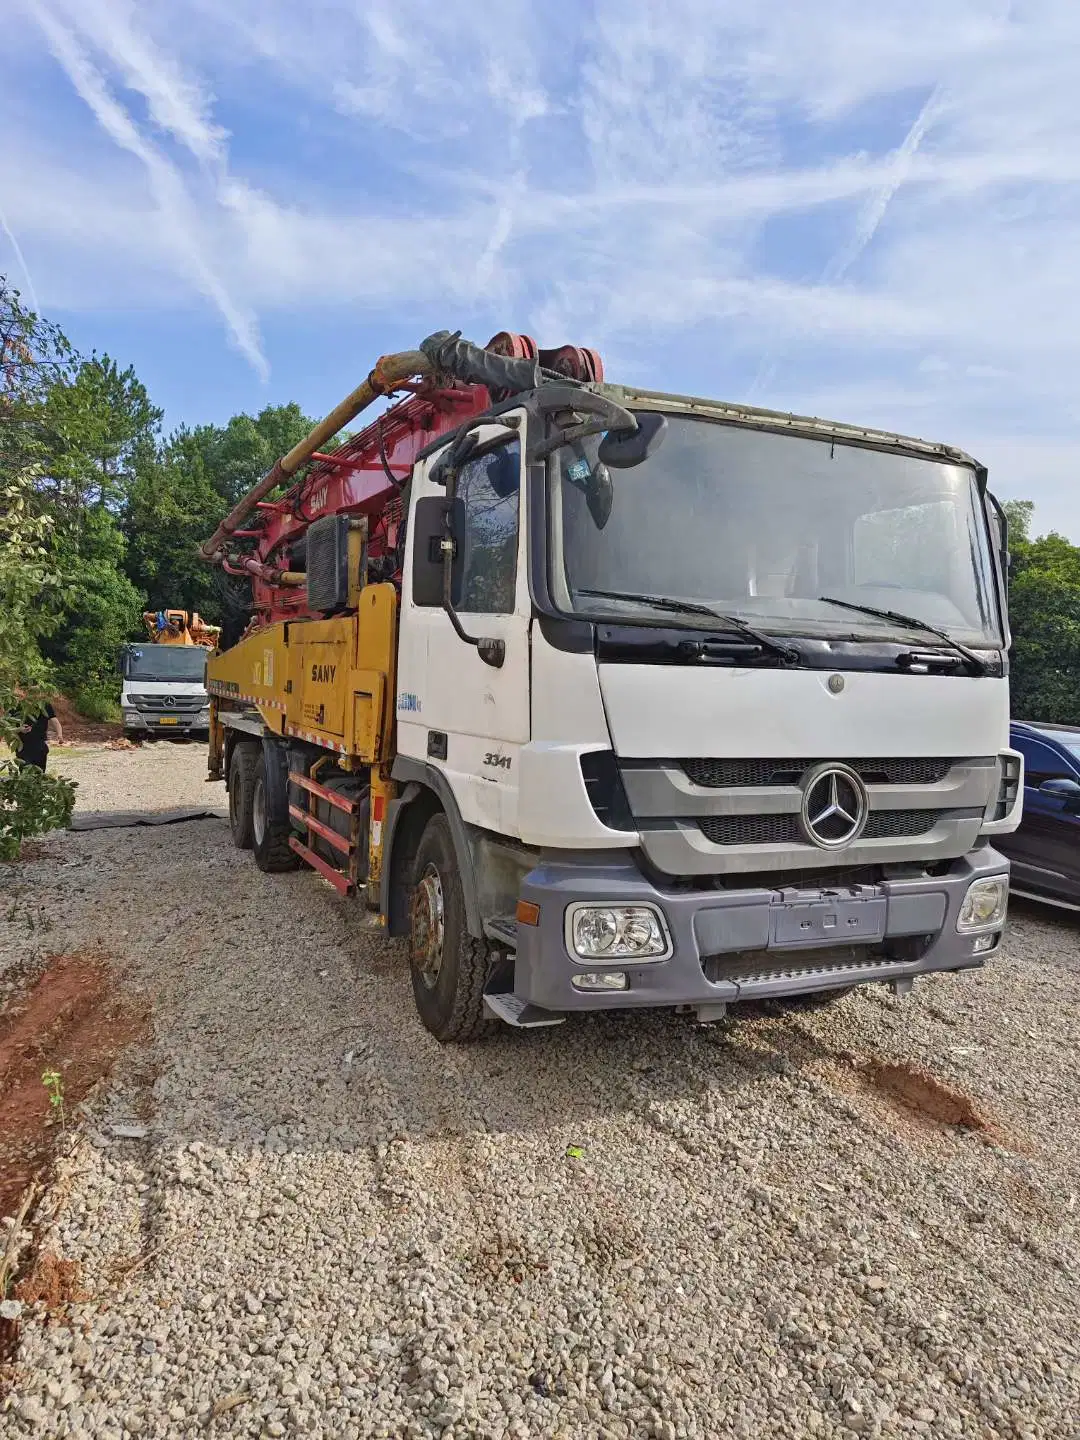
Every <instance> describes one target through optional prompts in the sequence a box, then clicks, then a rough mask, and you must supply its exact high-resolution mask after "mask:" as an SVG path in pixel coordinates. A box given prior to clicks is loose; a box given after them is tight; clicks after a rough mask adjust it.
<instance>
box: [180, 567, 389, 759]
mask: <svg viewBox="0 0 1080 1440" xmlns="http://www.w3.org/2000/svg"><path fill="white" fill-rule="evenodd" d="M396 645H397V592H396V591H395V589H394V587H393V586H392V585H368V586H365V587H364V589H363V590H362V591H361V592H360V595H359V598H358V603H357V608H356V612H355V613H353V614H347V615H336V616H334V617H333V618H332V619H330V620H291V621H289V622H288V624H287V625H286V624H278V625H272V626H270V627H268V628H267V629H266V630H260V631H257V632H256V633H255V634H253V635H249V636H247V638H246V639H244V640H241V641H240V642H239V644H237V645H234V646H233V648H232V649H231V650H226V651H224V652H223V653H221V654H214V655H212V656H211V657H210V660H209V662H208V665H207V685H208V688H209V690H210V692H211V694H212V695H213V696H214V698H215V700H217V701H219V702H221V703H228V702H229V701H235V702H237V703H241V704H243V703H246V704H254V705H256V706H258V708H259V710H260V712H261V714H262V717H263V719H264V721H266V723H267V725H268V726H269V728H270V729H271V730H273V731H275V732H276V733H277V734H286V735H297V736H300V737H301V738H302V739H305V740H310V741H312V742H313V743H315V744H322V745H325V746H326V748H327V749H328V750H333V751H336V752H337V753H338V754H344V755H348V756H355V757H356V759H357V760H359V761H361V762H362V763H364V764H368V765H376V764H379V763H381V762H382V761H384V760H386V759H387V758H388V756H389V753H390V745H391V742H392V739H393V722H394V713H393V696H394V676H395V651H396Z"/></svg>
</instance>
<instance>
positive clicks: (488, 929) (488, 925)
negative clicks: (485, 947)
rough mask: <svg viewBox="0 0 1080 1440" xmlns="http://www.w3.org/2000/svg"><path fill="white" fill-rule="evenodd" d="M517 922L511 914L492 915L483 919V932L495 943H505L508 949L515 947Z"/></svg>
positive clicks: (514, 948)
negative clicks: (488, 918) (487, 918)
mask: <svg viewBox="0 0 1080 1440" xmlns="http://www.w3.org/2000/svg"><path fill="white" fill-rule="evenodd" d="M517 928H518V922H517V921H516V920H515V919H514V917H513V915H493V916H492V917H491V919H490V920H485V921H484V934H485V935H486V936H487V938H488V939H489V940H494V941H495V943H496V945H505V946H506V948H507V949H508V950H516V949H517Z"/></svg>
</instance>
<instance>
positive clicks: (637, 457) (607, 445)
mask: <svg viewBox="0 0 1080 1440" xmlns="http://www.w3.org/2000/svg"><path fill="white" fill-rule="evenodd" d="M634 418H635V419H636V420H637V422H638V423H637V429H636V430H609V431H608V432H607V434H606V435H605V436H604V438H603V440H601V441H600V446H599V449H598V450H597V452H596V458H597V459H598V460H599V461H600V462H601V464H603V465H610V466H611V468H612V469H613V470H630V469H632V468H633V467H634V466H635V465H640V464H641V462H642V461H643V460H647V459H648V458H649V456H650V455H652V454H653V452H654V451H655V450H658V449H659V448H660V446H661V445H662V444H663V441H664V436H665V435H666V434H667V416H666V415H659V414H657V413H656V411H653V410H639V411H638V412H637V413H636V414H635V416H634Z"/></svg>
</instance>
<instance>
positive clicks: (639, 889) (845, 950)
mask: <svg viewBox="0 0 1080 1440" xmlns="http://www.w3.org/2000/svg"><path fill="white" fill-rule="evenodd" d="M1008 873H1009V862H1008V861H1007V860H1006V859H1005V858H1004V857H1003V856H1001V855H999V854H998V853H997V852H996V851H994V850H992V849H990V848H989V847H983V848H981V849H978V850H975V851H972V852H971V853H970V854H968V855H967V856H965V857H964V858H962V859H960V860H957V861H955V862H953V864H952V865H951V866H950V868H949V870H948V872H947V873H946V874H944V875H941V876H930V875H926V874H919V875H917V876H915V877H913V878H910V879H903V880H887V881H883V882H882V883H880V884H879V885H875V886H860V887H858V889H857V890H844V889H839V888H837V889H828V888H827V887H828V886H829V880H828V876H827V874H825V875H823V876H822V878H821V881H820V886H821V888H820V889H813V890H810V889H808V888H807V887H806V886H805V885H804V886H801V887H800V889H799V890H798V891H797V892H795V891H793V890H783V891H781V890H777V889H772V888H769V889H766V888H761V889H745V890H692V891H688V890H676V889H671V890H663V889H659V888H657V887H656V886H654V885H653V884H652V883H651V882H650V881H649V880H648V879H646V877H645V876H644V875H643V874H642V873H641V872H640V871H639V870H638V869H637V867H636V866H635V865H634V864H633V863H632V862H631V861H630V860H629V859H627V858H616V857H613V856H612V855H611V854H610V853H609V854H608V855H606V856H603V857H597V859H596V861H593V860H592V859H591V857H589V856H588V855H580V854H579V855H576V856H573V857H568V858H567V859H566V860H563V859H562V858H561V857H559V858H552V857H550V856H548V857H545V858H544V859H543V860H542V861H541V863H540V864H539V865H538V866H537V867H536V868H535V869H534V870H532V871H531V872H530V873H529V874H528V875H527V876H526V877H525V880H524V882H523V884H522V887H521V900H522V901H523V902H525V904H526V905H529V904H531V905H533V906H536V907H538V910H539V920H538V923H537V924H536V925H525V924H519V925H518V927H517V953H516V957H515V961H514V982H513V991H514V995H515V996H516V997H517V999H518V1000H519V1001H522V1002H527V1003H529V1004H531V1005H534V1006H537V1007H538V1008H540V1009H542V1010H548V1011H555V1012H559V1011H563V1012H566V1011H575V1010H578V1011H580V1010H612V1009H624V1008H628V1007H634V1008H637V1007H645V1006H676V1005H679V1006H682V1005H687V1006H705V1007H709V1006H722V1005H725V1004H733V1003H735V1002H736V1001H739V1000H760V999H767V998H769V997H779V996H786V995H799V994H808V993H812V992H817V991H823V990H830V989H840V988H844V987H847V986H850V985H858V984H868V983H872V982H875V981H885V982H887V983H896V982H898V981H900V982H905V981H908V980H911V979H912V978H914V977H915V976H917V975H925V974H929V973H931V972H934V971H942V970H967V969H975V968H978V967H980V966H981V965H983V964H984V962H985V961H986V959H987V957H988V956H990V955H993V954H994V953H995V952H996V950H997V949H998V946H999V944H1000V932H1001V925H999V926H998V927H997V928H996V929H995V930H992V931H985V930H984V931H981V932H978V934H961V933H959V932H958V931H957V928H956V921H957V917H958V915H959V913H960V907H961V905H962V903H963V900H964V896H965V895H966V894H967V890H968V886H969V885H970V884H971V882H972V881H973V880H977V879H982V878H987V877H990V876H996V875H1006V876H1007V875H1008ZM852 901H853V902H854V903H853V904H852V903H849V902H852ZM863 902H866V903H868V904H869V905H870V906H871V907H872V910H873V913H874V914H875V915H877V916H879V917H881V919H880V920H879V921H878V930H879V932H880V933H879V934H877V935H875V937H874V938H873V940H872V941H861V942H859V941H856V942H854V943H848V944H843V943H837V938H838V937H839V938H841V939H842V938H843V934H844V931H843V927H844V926H845V925H846V924H848V923H851V924H855V925H857V924H858V923H859V922H858V921H856V920H850V919H849V917H851V916H855V915H857V914H859V913H860V906H861V904H862V903H863ZM576 903H586V904H588V903H591V904H594V905H595V904H610V905H652V906H655V907H657V908H658V909H659V910H660V911H661V913H662V914H663V916H664V919H665V921H666V924H667V928H668V931H669V933H670V937H671V954H670V956H669V957H668V958H667V959H664V960H654V961H649V962H641V961H637V962H634V961H615V960H605V961H603V962H602V963H601V962H598V961H595V960H583V959H579V958H577V957H576V956H572V955H571V953H570V951H569V949H568V947H567V940H566V914H567V909H568V907H569V906H571V905H574V904H576ZM795 906H805V907H809V908H807V909H800V910H798V911H797V912H796V911H795V910H794V909H793V907H795ZM534 913H535V912H534ZM865 913H866V914H869V913H870V912H869V911H867V912H865ZM804 915H805V916H809V917H811V918H810V920H809V921H807V922H805V923H804V922H803V921H802V919H801V917H802V916H804ZM830 922H831V923H830ZM1003 924H1004V921H1002V925H1003ZM837 927H839V928H837ZM803 931H809V932H810V934H811V937H812V938H811V939H810V940H809V941H807V940H803V939H801V938H799V937H800V936H801V934H802V932H803ZM987 934H990V935H991V936H992V940H991V942H989V948H985V949H982V950H978V949H977V948H976V945H975V941H976V940H977V939H982V941H983V944H984V945H986V944H987V943H988V942H987V941H986V939H985V937H986V935H987ZM826 936H828V937H829V938H825V937H826ZM599 970H622V971H624V972H625V973H626V976H627V981H628V988H627V989H625V990H618V991H615V990H603V991H581V990H578V989H576V988H575V987H574V985H573V984H572V978H573V976H575V975H579V976H580V975H581V974H582V973H583V972H595V971H599Z"/></svg>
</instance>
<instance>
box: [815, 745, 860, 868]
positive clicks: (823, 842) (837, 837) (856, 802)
mask: <svg viewBox="0 0 1080 1440" xmlns="http://www.w3.org/2000/svg"><path fill="white" fill-rule="evenodd" d="M868 811H869V805H868V802H867V795H866V786H865V785H864V784H863V782H862V781H861V780H860V778H859V777H858V775H856V773H855V771H854V770H849V769H848V767H847V766H846V765H823V766H821V767H819V768H818V769H816V770H813V771H811V773H810V774H809V775H808V776H807V779H806V784H805V787H804V789H803V800H802V812H801V819H802V827H803V830H804V831H805V832H806V838H807V839H808V840H809V841H810V842H811V843H812V844H814V845H817V846H818V847H819V848H820V849H822V850H841V849H843V847H844V846H845V845H850V844H851V843H852V841H854V840H857V839H858V838H859V836H860V835H861V834H862V831H863V827H864V826H865V824H866V817H867V814H868Z"/></svg>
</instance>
